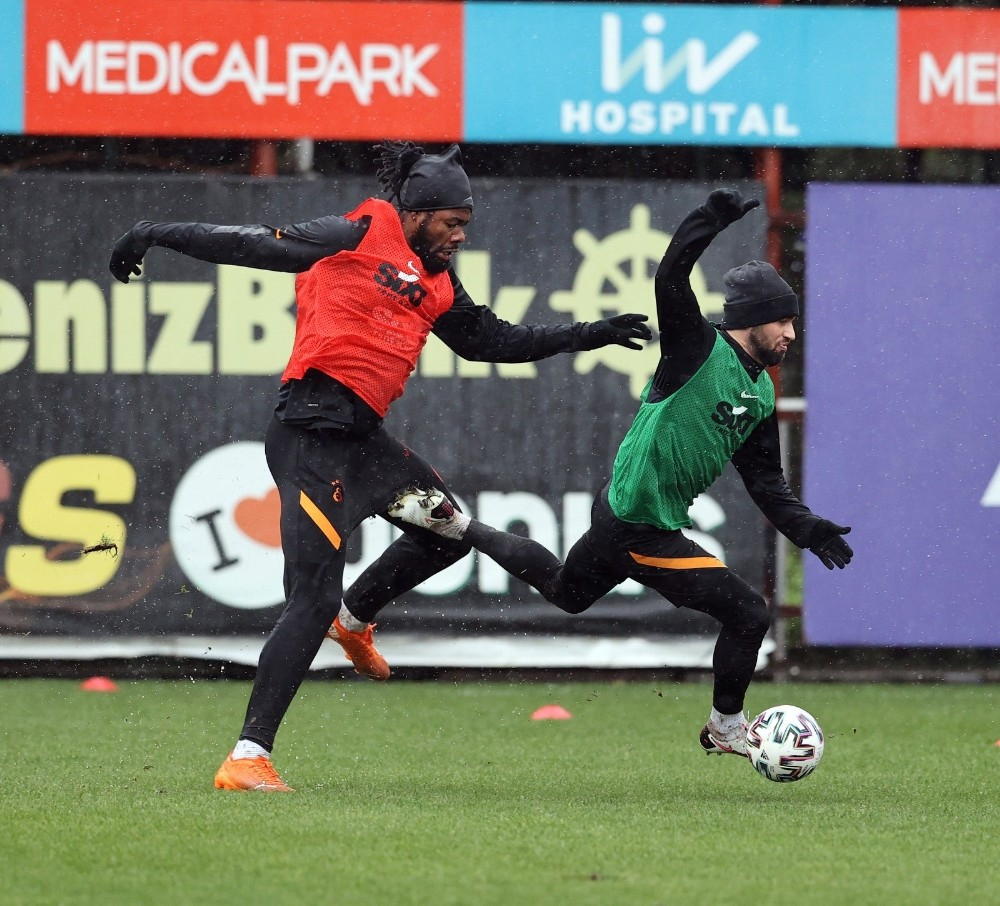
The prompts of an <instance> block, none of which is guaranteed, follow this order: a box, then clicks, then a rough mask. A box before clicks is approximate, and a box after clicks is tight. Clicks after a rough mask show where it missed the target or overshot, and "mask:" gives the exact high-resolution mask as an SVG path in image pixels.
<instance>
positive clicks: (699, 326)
mask: <svg viewBox="0 0 1000 906" xmlns="http://www.w3.org/2000/svg"><path fill="white" fill-rule="evenodd" d="M726 226H727V224H726V223H723V222H720V221H719V219H718V218H717V217H716V215H715V214H713V213H712V211H711V210H710V209H709V208H708V207H707V206H705V205H702V206H701V207H699V208H696V209H695V210H694V211H692V212H691V213H690V214H689V215H688V216H687V217H686V218H685V219H684V220H683V221H682V222H681V224H680V226H679V227H678V228H677V230H676V231H675V233H674V235H673V239H672V240H671V242H670V245H669V246H668V248H667V251H666V253H665V254H664V256H663V259H662V260H661V261H660V265H659V267H658V268H657V271H656V276H655V278H654V288H655V294H656V316H657V322H658V328H659V331H660V361H659V364H658V365H657V368H656V372H655V373H654V375H653V383H652V386H651V387H650V391H649V401H650V402H656V401H657V400H661V399H665V398H666V397H668V396H670V395H671V394H673V393H676V392H677V391H678V390H679V389H680V388H681V387H683V386H684V384H686V383H687V382H688V381H689V380H690V379H691V377H692V376H693V375H694V374H695V372H697V370H698V369H699V368H700V367H701V366H702V365H703V364H704V363H705V360H706V359H707V358H708V356H709V353H710V352H711V351H712V347H713V345H714V344H715V338H716V333H717V331H719V330H720V329H719V328H718V327H717V326H716V325H713V324H712V323H711V322H709V321H708V320H707V319H706V318H705V317H704V316H703V315H702V314H701V309H700V307H699V305H698V299H697V298H696V296H695V294H694V291H693V290H692V289H691V271H692V269H693V268H694V265H695V262H696V261H697V260H698V259H699V258H700V257H701V255H702V253H703V252H704V251H705V249H707V248H708V246H709V245H710V244H711V242H712V240H713V239H714V238H715V237H716V236H717V235H718V234H719V233H720V232H721V231H722V230H723V229H725V227H726ZM721 333H722V336H723V338H724V339H725V340H726V341H727V342H728V343H729V345H730V346H732V347H733V349H734V350H735V351H736V354H737V355H738V356H739V360H740V362H741V363H742V365H743V367H744V368H746V370H747V372H748V373H749V374H750V376H751V377H753V378H754V379H756V378H757V376H758V375H759V374H760V372H761V371H762V370H763V366H762V365H761V364H760V363H759V362H757V361H755V360H754V359H753V358H751V357H750V356H749V355H748V354H747V353H746V351H745V350H744V349H743V347H742V346H740V344H739V343H737V342H736V341H735V340H734V339H733V338H732V337H730V336H729V334H728V333H726V331H724V330H722V331H721ZM732 463H733V465H734V466H735V467H736V470H737V472H739V475H740V477H741V478H742V479H743V483H744V485H745V486H746V489H747V492H748V493H749V494H750V497H751V498H752V499H753V501H754V503H755V504H756V505H757V506H758V507H759V508H760V510H761V512H762V513H763V514H764V515H765V516H766V517H767V519H768V520H769V521H770V522H771V524H772V525H773V526H774V527H775V528H776V529H777V530H778V531H780V532H781V533H782V534H784V535H785V536H786V537H787V538H788V539H789V540H790V541H792V543H794V544H796V545H798V546H799V547H808V546H809V536H810V533H811V531H812V528H813V526H814V525H815V524H816V523H817V522H818V521H819V517H818V516H816V515H814V514H813V513H812V512H811V511H810V510H809V508H808V507H807V506H806V505H805V504H803V503H802V502H801V501H800V500H799V499H798V498H797V497H796V496H795V495H794V494H793V493H792V491H791V490H790V489H789V487H788V484H787V482H786V481H785V475H784V472H783V471H782V467H781V445H780V442H779V436H778V417H777V414H776V413H772V414H771V415H770V416H769V417H768V418H766V419H764V421H762V422H761V423H760V424H759V425H757V427H756V428H755V429H754V430H753V431H752V432H751V433H750V434H749V435H748V437H747V439H746V441H745V443H744V444H743V446H742V447H740V449H739V450H737V451H736V453H735V454H734V455H733V458H732Z"/></svg>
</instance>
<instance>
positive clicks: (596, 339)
mask: <svg viewBox="0 0 1000 906" xmlns="http://www.w3.org/2000/svg"><path fill="white" fill-rule="evenodd" d="M451 281H452V285H453V287H454V289H455V301H454V304H453V305H452V307H451V308H450V309H449V310H448V311H446V312H445V313H444V314H443V315H441V317H439V318H438V319H437V321H435V322H434V327H433V328H432V330H433V332H434V334H435V335H436V336H437V337H438V338H439V339H441V340H442V341H443V342H444V343H445V345H446V346H448V348H449V349H451V350H452V351H453V352H455V353H456V354H457V355H460V356H461V357H462V358H463V359H469V360H470V361H473V362H535V361H538V360H539V359H545V358H548V357H549V356H552V355H556V354H557V353H560V352H582V351H584V350H588V349H600V348H601V347H602V346H611V345H618V346H625V347H627V348H629V349H641V348H642V347H641V346H640V345H639V342H638V341H639V340H649V339H652V336H653V334H652V332H651V331H650V329H649V327H648V326H647V325H646V324H645V322H646V321H647V320H648V316H647V315H642V314H635V313H628V314H623V315H616V316H615V317H613V318H605V319H603V320H601V321H578V322H576V323H574V324H553V325H534V324H512V323H510V322H509V321H504V320H503V319H501V318H498V317H497V316H496V315H495V314H494V313H493V311H492V310H491V309H490V308H489V307H488V306H486V305H478V304H476V303H475V302H473V301H472V298H471V297H470V296H469V294H468V293H467V292H466V290H465V287H463V286H462V284H461V282H460V281H459V279H458V277H457V276H456V275H455V272H454V271H451Z"/></svg>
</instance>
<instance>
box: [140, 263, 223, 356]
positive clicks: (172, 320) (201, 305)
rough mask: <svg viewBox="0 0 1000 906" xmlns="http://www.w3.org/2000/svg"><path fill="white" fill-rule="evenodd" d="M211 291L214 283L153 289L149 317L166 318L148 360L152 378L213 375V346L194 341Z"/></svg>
mask: <svg viewBox="0 0 1000 906" xmlns="http://www.w3.org/2000/svg"><path fill="white" fill-rule="evenodd" d="M212 289H213V287H212V284H211V283H153V284H152V285H151V286H150V288H149V313H150V314H152V315H163V316H164V319H163V326H162V327H161V328H160V333H159V335H158V336H157V337H156V342H155V343H154V344H153V350H152V352H151V353H150V356H149V372H150V374H212V371H213V369H212V343H211V341H209V340H196V339H195V338H194V337H195V333H197V331H198V325H199V324H200V323H201V319H202V317H204V314H205V312H206V311H207V309H208V304H209V302H210V301H211V300H212Z"/></svg>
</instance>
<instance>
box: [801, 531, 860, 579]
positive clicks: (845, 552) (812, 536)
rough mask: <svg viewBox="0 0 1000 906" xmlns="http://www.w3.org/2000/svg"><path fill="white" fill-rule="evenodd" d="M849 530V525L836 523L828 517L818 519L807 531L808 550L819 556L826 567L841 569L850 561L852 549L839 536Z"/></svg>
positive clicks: (852, 554)
mask: <svg viewBox="0 0 1000 906" xmlns="http://www.w3.org/2000/svg"><path fill="white" fill-rule="evenodd" d="M850 530H851V528H850V526H846V525H837V523H835V522H830V520H829V519H820V521H819V522H817V523H816V524H815V525H814V526H813V527H812V531H811V532H810V533H809V550H811V551H812V552H813V553H814V554H815V555H816V556H817V557H819V559H820V562H821V563H822V564H823V565H824V566H825V567H826V568H827V569H833V568H834V567H835V566H836V567H838V568H839V569H843V568H844V567H845V566H847V564H848V563H850V562H851V557H853V556H854V551H852V550H851V545H849V544H848V543H847V542H846V541H845V540H844V539H843V538H841V537H840V536H841V535H846V534H847V533H848V532H849V531H850Z"/></svg>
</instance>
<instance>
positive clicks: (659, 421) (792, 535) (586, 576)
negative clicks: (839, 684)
mask: <svg viewBox="0 0 1000 906" xmlns="http://www.w3.org/2000/svg"><path fill="white" fill-rule="evenodd" d="M758 204H759V202H758V201H756V200H748V201H744V199H743V198H742V196H741V195H740V193H739V192H736V191H731V190H716V191H714V192H712V193H711V194H710V195H709V197H708V199H707V201H706V202H705V203H704V204H702V205H700V206H699V207H698V208H696V209H695V210H694V211H692V212H691V213H690V214H689V215H688V216H687V217H686V218H685V219H684V220H683V222H682V223H681V224H680V226H679V227H678V229H677V231H676V233H675V234H674V236H673V239H672V240H671V242H670V244H669V246H668V247H667V250H666V253H665V254H664V256H663V260H662V261H661V262H660V265H659V267H658V269H657V271H656V277H655V279H654V286H655V293H656V314H657V319H658V327H659V331H660V360H659V364H658V365H657V368H656V371H655V372H654V374H653V377H652V378H651V380H650V382H649V383H648V384H647V385H646V388H645V390H644V391H643V393H642V400H641V404H640V406H639V411H638V413H637V414H636V416H635V419H634V421H633V422H632V426H631V427H630V428H629V430H628V433H627V434H626V435H625V439H624V440H623V441H622V443H621V446H620V447H619V449H618V454H617V456H616V457H615V462H614V469H613V473H612V477H611V481H610V482H609V484H608V485H607V487H606V488H605V489H604V490H603V492H602V493H601V494H600V495H599V497H598V498H597V499H596V500H595V501H594V507H593V511H592V513H591V527H590V529H589V530H588V531H587V532H586V534H584V536H583V537H582V538H580V540H579V541H577V542H576V544H575V545H574V546H573V548H572V549H571V550H570V552H569V554H568V556H567V558H566V562H565V563H561V562H560V561H559V560H558V559H557V558H556V557H555V556H554V555H553V554H551V553H550V552H549V551H548V550H547V549H546V548H544V547H542V546H541V545H540V544H538V543H536V542H534V541H531V540H529V539H525V538H521V537H518V536H516V535H512V534H509V533H506V532H500V531H497V530H496V529H494V528H492V527H491V526H488V525H486V524H485V523H482V522H479V521H478V520H475V519H470V518H469V517H468V516H466V515H465V514H463V513H461V512H459V511H458V510H457V509H456V508H455V507H454V506H453V505H452V504H451V503H450V501H449V500H448V498H447V497H446V496H445V495H444V494H442V493H441V492H439V491H437V490H435V489H422V490H418V491H412V492H410V493H407V494H404V495H401V496H400V497H399V498H397V500H396V502H395V503H394V504H393V506H392V507H391V508H390V511H389V512H390V514H391V515H394V516H396V517H397V518H400V519H402V520H403V521H405V522H409V523H411V524H414V525H421V526H423V527H424V528H427V529H428V530H430V531H433V532H436V533H438V534H440V535H444V536H446V537H450V538H456V539H458V538H461V539H464V540H465V542H466V543H469V544H471V545H472V546H473V547H474V548H476V549H477V550H479V551H481V552H483V553H485V554H487V555H488V556H490V557H492V558H493V559H494V560H496V561H497V562H498V563H499V564H500V565H501V566H503V567H504V568H505V569H506V570H507V571H508V572H510V573H511V574H512V575H514V576H517V577H518V578H520V579H523V580H524V581H526V582H528V583H529V584H530V585H532V586H533V587H535V588H536V589H538V591H539V592H541V594H542V595H543V596H544V597H545V598H546V599H547V600H548V601H550V602H552V603H553V604H555V605H556V606H557V607H559V608H561V609H562V610H565V611H566V612H567V613H581V612H583V611H584V610H586V609H587V608H588V607H590V606H591V605H592V604H593V603H594V602H595V601H597V600H598V599H599V598H601V597H602V596H603V595H605V594H607V593H608V592H609V591H610V590H611V589H612V588H614V587H615V586H616V585H618V584H619V583H620V582H623V581H624V580H625V579H635V580H636V581H637V582H640V583H641V584H642V585H644V586H646V587H647V588H650V589H653V590H654V591H657V592H659V593H660V594H661V595H663V597H664V598H666V599H667V600H668V601H670V602H671V603H672V604H674V605H676V606H678V607H690V608H692V609H694V610H697V611H701V612H702V613H706V614H709V615H710V616H712V617H714V618H715V619H716V620H718V621H719V623H720V625H721V630H720V632H719V638H718V641H717V642H716V645H715V651H714V655H713V670H714V687H713V697H712V709H711V712H710V714H709V718H708V722H707V723H706V725H705V727H704V728H703V729H702V731H701V735H700V743H701V746H702V748H703V749H704V750H705V751H706V752H708V753H709V754H735V755H743V756H745V755H746V726H747V723H746V719H745V718H744V716H743V701H744V697H745V695H746V691H747V688H748V686H749V685H750V681H751V679H752V677H753V671H754V669H755V667H756V664H757V655H758V652H759V650H760V645H761V642H762V641H763V639H764V636H765V634H766V633H767V630H768V627H769V625H770V617H769V614H768V608H767V603H766V602H765V600H764V598H763V596H762V595H761V594H760V593H759V592H758V591H756V590H755V589H754V588H752V587H751V586H750V585H748V584H747V583H746V582H745V581H744V580H743V579H741V578H740V577H739V576H738V575H736V573H734V572H733V571H732V570H730V569H729V568H727V567H726V565H725V564H724V563H723V562H722V561H721V560H719V559H717V558H716V557H713V556H711V555H710V554H709V553H708V552H707V551H705V550H704V549H702V548H701V547H699V546H698V545H697V544H696V543H695V542H694V541H692V540H691V539H690V538H688V537H687V536H686V535H685V534H684V533H683V531H682V529H684V528H687V527H689V526H690V525H691V520H690V518H689V516H688V508H689V507H690V506H691V504H692V502H693V501H694V499H695V498H696V497H697V496H698V495H699V494H700V493H702V491H704V490H706V489H707V488H708V487H709V486H710V485H711V484H712V483H713V482H714V481H715V480H716V478H718V477H719V475H721V474H722V470H723V468H724V467H725V465H726V463H728V462H732V463H733V465H734V466H735V467H736V469H737V471H738V472H739V474H740V476H741V478H742V479H743V482H744V484H745V485H746V488H747V491H748V492H749V494H750V496H751V497H752V498H753V501H754V503H756V504H757V506H758V507H759V508H760V510H761V511H762V512H763V513H764V515H765V516H766V517H767V518H768V519H769V520H770V521H771V523H772V524H773V525H774V526H775V528H777V529H778V531H780V532H782V533H783V534H784V535H786V536H787V537H788V538H789V539H790V540H791V541H792V542H793V543H794V544H796V545H798V546H799V547H801V548H808V549H809V550H811V551H812V552H813V553H814V554H816V556H817V557H819V558H820V560H821V561H822V562H823V563H824V564H825V565H826V566H827V568H828V569H833V568H834V567H839V568H841V569H843V568H844V567H845V566H846V565H847V564H848V563H849V562H850V561H851V557H852V556H853V551H852V550H851V548H850V546H849V545H848V544H847V542H846V541H845V540H844V538H843V535H846V534H847V533H848V532H849V531H850V528H848V527H846V526H840V525H836V524H835V523H833V522H830V521H829V520H827V519H822V518H820V517H819V516H817V515H815V514H814V513H812V512H811V511H810V510H809V508H808V507H806V506H805V505H804V504H803V503H802V502H801V501H799V500H798V499H797V498H796V497H795V495H794V494H793V493H792V492H791V490H790V489H789V487H788V484H787V482H786V480H785V476H784V474H783V472H782V468H781V455H780V447H779V442H778V421H777V417H776V415H775V393H774V385H773V383H772V382H771V377H770V375H769V374H768V373H767V368H769V367H772V366H775V365H778V364H780V363H781V361H782V359H784V357H785V353H786V352H787V350H788V346H789V344H790V343H791V342H792V341H793V340H794V339H795V321H796V319H797V317H798V314H799V303H798V299H797V298H796V296H795V293H794V292H792V289H791V288H790V287H789V286H788V284H787V283H786V282H785V281H784V280H783V279H782V278H781V276H780V275H779V274H778V272H777V271H776V270H775V269H774V268H773V267H771V265H769V264H765V263H763V262H760V261H750V262H748V263H747V264H744V265H741V266H740V267H736V268H733V269H732V270H730V271H728V272H727V273H726V274H725V275H724V277H723V283H724V284H725V298H726V301H725V305H724V308H723V311H724V315H723V322H722V324H721V325H718V326H717V325H714V324H712V323H710V322H709V321H708V320H706V319H705V318H704V317H703V316H702V314H701V310H700V308H699V305H698V300H697V299H696V297H695V295H694V292H693V291H692V289H691V280H690V277H691V271H692V268H693V267H694V264H695V262H696V261H697V260H698V258H699V257H700V256H701V254H702V253H703V252H704V251H705V249H706V248H708V246H709V244H710V243H711V242H712V240H713V239H714V238H715V237H716V236H717V235H718V234H719V233H720V232H722V230H724V229H725V228H726V227H728V226H729V225H730V224H732V223H735V222H736V221H737V220H739V219H741V218H742V217H743V216H744V215H745V214H746V213H748V212H749V211H751V210H753V209H754V208H755V207H757V206H758Z"/></svg>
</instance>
